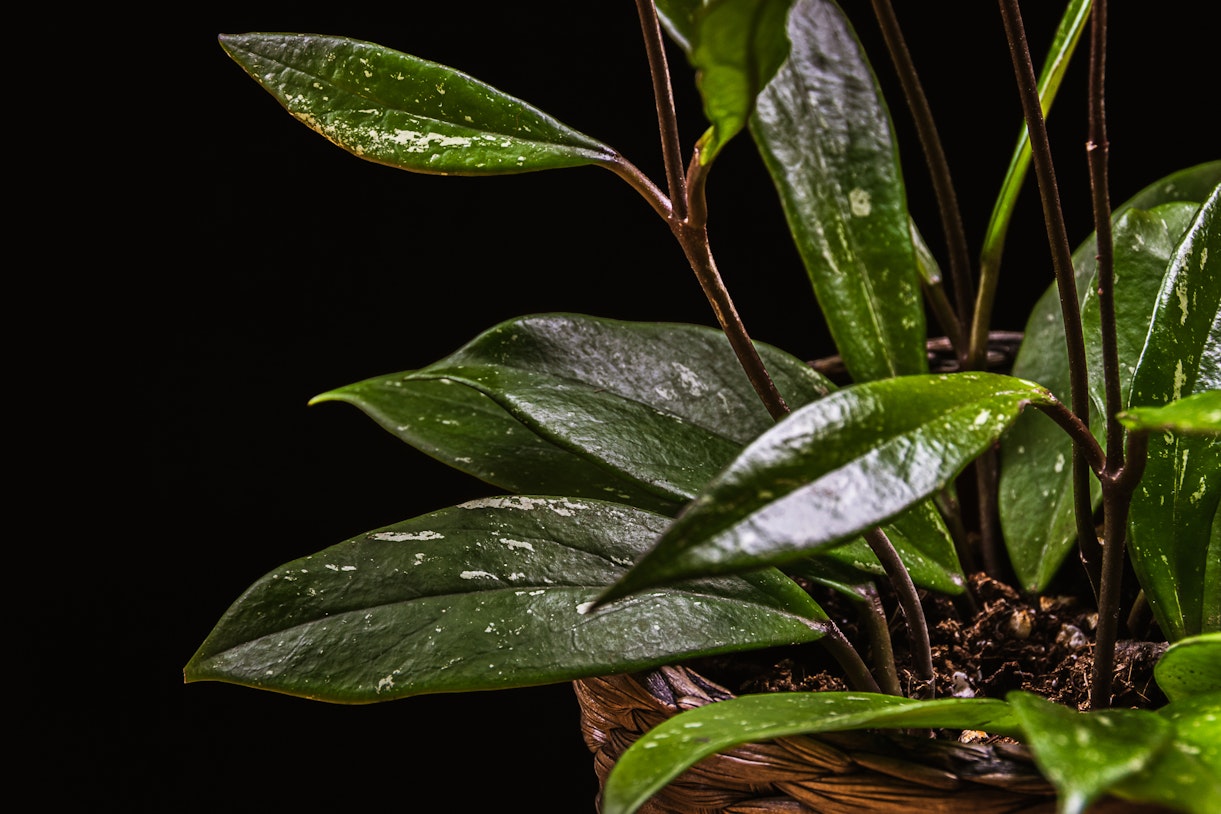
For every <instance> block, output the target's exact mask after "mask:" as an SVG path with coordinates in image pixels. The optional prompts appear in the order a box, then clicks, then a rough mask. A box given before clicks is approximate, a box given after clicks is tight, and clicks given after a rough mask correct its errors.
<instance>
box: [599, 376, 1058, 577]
mask: <svg viewBox="0 0 1221 814" xmlns="http://www.w3.org/2000/svg"><path fill="white" fill-rule="evenodd" d="M1054 401H1055V399H1054V398H1053V397H1052V395H1051V394H1050V393H1049V392H1047V391H1046V390H1045V389H1043V388H1042V387H1039V386H1038V385H1036V384H1033V383H1032V382H1027V381H1023V380H1021V379H1016V378H1013V377H1009V376H1001V375H998V374H992V373H956V374H946V375H924V376H905V377H901V378H897V379H883V380H880V381H876V382H869V383H867V384H861V385H855V386H852V387H848V388H844V389H843V390H839V391H836V392H834V393H832V394H831V395H829V396H827V397H825V398H823V399H820V400H819V401H815V402H812V403H810V404H808V405H806V406H805V407H802V408H801V409H799V410H796V411H794V412H793V413H792V414H791V415H789V416H788V417H786V418H784V419H783V420H781V421H779V422H778V423H777V424H776V426H775V427H774V428H772V429H770V430H768V431H767V432H766V433H764V434H763V435H762V436H760V437H759V438H758V439H757V440H756V441H754V442H753V443H752V444H751V445H750V446H748V447H747V448H746V449H745V450H744V451H743V452H742V454H741V455H739V456H738V457H737V458H736V459H735V460H734V462H733V463H732V464H730V466H729V467H728V468H727V469H726V470H725V471H724V472H722V473H721V474H720V475H719V476H717V478H715V479H714V480H713V481H712V482H711V483H710V484H709V485H708V486H707V488H706V489H704V491H703V492H702V493H701V494H700V495H699V496H698V497H697V498H696V499H695V501H693V502H692V503H691V504H690V505H688V506H687V508H686V509H684V510H683V512H682V514H680V515H679V516H678V518H677V519H676V520H675V522H674V524H673V525H672V526H670V527H669V528H668V529H667V530H666V532H665V534H664V535H663V536H662V537H661V539H660V540H659V541H658V542H657V545H656V546H654V547H653V548H652V549H651V550H650V551H649V553H648V554H646V555H645V556H644V557H643V558H641V560H640V561H639V562H638V563H637V564H636V565H635V566H633V568H632V569H631V570H630V571H628V573H627V574H626V575H625V576H624V577H623V579H621V580H620V581H619V582H618V583H616V584H615V586H614V587H613V588H612V589H611V590H609V591H607V593H606V594H604V595H603V596H602V597H601V599H600V601H609V600H611V599H614V598H617V597H620V596H626V595H628V594H631V593H633V592H635V591H639V590H642V589H644V588H647V587H649V586H651V585H658V584H666V583H668V582H670V581H672V580H675V579H683V578H688V577H691V576H696V575H711V574H718V573H731V572H741V571H745V570H749V569H751V568H757V567H759V566H762V565H768V564H777V565H778V564H782V563H784V562H787V561H793V560H796V559H798V558H800V557H802V556H805V555H807V554H809V553H810V552H813V551H815V550H817V549H820V548H823V547H826V546H830V545H833V544H836V543H839V542H842V541H845V540H848V539H851V538H853V537H855V536H856V535H858V534H861V533H862V532H864V531H867V530H869V529H871V528H873V527H875V526H878V525H880V524H883V523H886V522H888V521H890V520H891V519H893V518H894V517H896V516H898V515H900V514H901V513H903V512H904V511H907V510H908V509H910V508H911V507H912V506H915V505H917V504H918V503H920V502H922V501H924V500H926V499H928V498H929V497H930V496H932V495H933V494H935V493H936V492H937V491H939V490H940V489H942V488H944V487H945V486H946V485H947V484H949V483H950V482H951V481H953V479H954V478H955V477H956V476H957V475H958V474H959V473H961V472H962V470H963V469H965V468H966V466H967V464H969V463H970V462H971V461H972V460H974V459H975V458H976V457H977V456H978V455H979V454H980V453H981V452H983V451H984V450H985V449H987V448H988V447H989V446H990V445H991V444H992V443H993V442H994V441H995V440H996V439H997V438H998V437H999V436H1000V434H1001V432H1003V431H1004V429H1005V428H1006V427H1008V426H1009V425H1010V424H1011V423H1012V422H1013V419H1014V418H1015V417H1016V416H1017V415H1018V414H1019V413H1020V412H1021V410H1022V409H1023V408H1024V407H1025V406H1026V405H1027V404H1031V403H1034V404H1042V405H1050V404H1053V403H1054Z"/></svg>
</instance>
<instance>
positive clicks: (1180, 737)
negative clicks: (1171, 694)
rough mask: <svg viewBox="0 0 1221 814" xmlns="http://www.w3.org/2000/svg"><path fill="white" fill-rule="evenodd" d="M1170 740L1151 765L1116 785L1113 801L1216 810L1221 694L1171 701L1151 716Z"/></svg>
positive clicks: (1220, 782) (1220, 806) (1220, 800)
mask: <svg viewBox="0 0 1221 814" xmlns="http://www.w3.org/2000/svg"><path fill="white" fill-rule="evenodd" d="M1157 714H1158V716H1159V717H1161V718H1163V719H1165V720H1167V721H1169V722H1170V723H1171V724H1172V725H1173V726H1174V738H1173V740H1172V741H1171V742H1170V743H1169V744H1167V746H1166V748H1165V749H1163V750H1162V751H1161V752H1160V753H1159V754H1158V755H1157V757H1155V758H1154V760H1153V761H1152V763H1151V764H1150V765H1149V766H1148V767H1146V768H1145V769H1143V770H1141V771H1140V772H1137V773H1136V774H1134V775H1132V776H1130V777H1127V778H1125V779H1123V780H1121V781H1120V782H1119V784H1118V786H1117V787H1116V788H1115V790H1114V791H1115V794H1116V796H1117V797H1125V798H1127V799H1130V800H1142V801H1145V802H1149V803H1156V804H1159V805H1163V806H1166V807H1168V808H1173V809H1177V810H1179V811H1187V812H1190V814H1215V812H1217V811H1221V691H1214V692H1207V693H1200V694H1198V695H1192V696H1190V697H1187V698H1183V699H1180V700H1177V701H1171V702H1170V703H1169V704H1167V705H1166V706H1164V707H1162V708H1161V709H1159V710H1158V711H1157Z"/></svg>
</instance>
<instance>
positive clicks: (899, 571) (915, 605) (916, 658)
mask: <svg viewBox="0 0 1221 814" xmlns="http://www.w3.org/2000/svg"><path fill="white" fill-rule="evenodd" d="M864 536H865V542H866V543H868V544H869V548H870V550H871V551H873V553H874V555H875V556H876V557H877V558H878V562H880V563H881V564H882V570H884V571H885V572H886V576H887V577H888V578H889V579H890V583H891V588H893V589H894V592H895V596H896V597H897V599H898V601H899V607H900V608H901V609H902V610H903V619H904V621H906V622H907V638H908V645H909V647H910V648H911V653H912V664H913V666H914V667H915V670H916V678H917V679H919V681H920V686H918V687H917V688H916V689H915V690H914V691H913V692H912V697H913V698H932V697H933V696H934V694H935V693H936V691H937V690H936V685H935V682H934V672H933V648H932V645H931V644H930V643H929V636H928V621H927V620H926V619H925V617H924V607H923V606H922V605H921V604H920V595H919V594H917V593H916V584H915V583H914V582H912V577H911V574H910V573H908V571H907V568H906V567H905V566H904V565H903V561H902V560H900V559H899V554H898V552H897V551H895V547H894V546H893V545H892V544H891V542H890V540H889V538H887V536H886V532H884V531H882V530H881V529H880V528H877V527H874V528H872V529H870V530H869V531H867V532H865V535H864Z"/></svg>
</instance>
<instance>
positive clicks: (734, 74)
mask: <svg viewBox="0 0 1221 814" xmlns="http://www.w3.org/2000/svg"><path fill="white" fill-rule="evenodd" d="M792 3H793V0H709V2H698V3H693V2H664V0H663V2H660V3H658V11H659V12H660V14H661V16H662V19H664V20H666V21H667V27H668V28H669V29H670V30H672V31H675V32H676V34H677V36H676V41H677V42H678V43H679V44H680V46H682V47H683V49H684V50H685V51H686V52H687V58H688V59H689V60H690V61H691V64H692V66H693V67H694V68H695V69H696V83H697V85H698V87H699V91H700V97H701V98H702V99H703V102H704V115H705V116H707V117H708V121H709V122H711V123H712V127H711V128H710V129H709V131H708V132H707V133H706V134H705V135H704V136H703V138H701V139H700V161H701V163H703V164H710V163H712V161H713V159H715V158H716V156H717V154H718V153H719V152H720V151H721V148H722V147H724V146H725V144H726V143H728V142H729V140H730V139H732V138H733V137H734V136H736V135H737V134H738V133H740V132H741V131H742V128H743V127H745V126H746V122H747V119H748V118H749V116H750V114H751V111H752V110H754V107H755V97H756V96H758V94H759V91H761V90H762V89H763V86H764V85H766V84H767V82H768V80H769V79H771V78H772V76H773V75H774V74H775V73H776V69H777V68H778V67H780V64H781V63H782V62H783V61H784V58H785V57H786V56H787V55H788V47H789V45H788V39H787V38H786V37H785V18H786V17H787V15H788V10H789V6H791V5H792ZM679 32H681V33H679Z"/></svg>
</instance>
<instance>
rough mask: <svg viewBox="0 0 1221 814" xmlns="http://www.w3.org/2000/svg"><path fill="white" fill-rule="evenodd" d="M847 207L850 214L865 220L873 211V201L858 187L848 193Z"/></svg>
mask: <svg viewBox="0 0 1221 814" xmlns="http://www.w3.org/2000/svg"><path fill="white" fill-rule="evenodd" d="M848 206H849V207H850V208H851V209H852V214H853V215H855V216H856V217H858V218H867V217H869V213H870V212H872V211H873V201H872V199H871V198H870V196H869V193H868V192H866V191H865V190H863V189H861V188H860V187H857V188H856V189H853V190H852V191H851V192H849V193H848Z"/></svg>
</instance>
